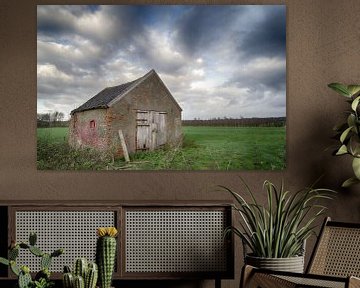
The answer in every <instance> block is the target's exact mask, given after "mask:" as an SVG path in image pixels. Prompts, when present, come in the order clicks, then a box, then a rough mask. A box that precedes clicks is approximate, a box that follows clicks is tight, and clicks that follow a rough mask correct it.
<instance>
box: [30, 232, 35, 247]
mask: <svg viewBox="0 0 360 288" xmlns="http://www.w3.org/2000/svg"><path fill="white" fill-rule="evenodd" d="M36 240H37V235H36V233H35V232H31V233H30V235H29V244H30V245H31V246H35V245H36Z"/></svg>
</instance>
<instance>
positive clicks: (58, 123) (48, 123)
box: [37, 111, 69, 128]
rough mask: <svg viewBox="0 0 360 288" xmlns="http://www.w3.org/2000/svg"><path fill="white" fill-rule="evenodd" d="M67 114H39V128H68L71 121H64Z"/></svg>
mask: <svg viewBox="0 0 360 288" xmlns="http://www.w3.org/2000/svg"><path fill="white" fill-rule="evenodd" d="M64 116H65V114H64V113H63V112H58V111H55V112H53V113H38V114H37V127H38V128H46V127H67V126H69V121H64Z"/></svg>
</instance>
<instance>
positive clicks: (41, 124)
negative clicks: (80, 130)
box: [37, 119, 69, 128]
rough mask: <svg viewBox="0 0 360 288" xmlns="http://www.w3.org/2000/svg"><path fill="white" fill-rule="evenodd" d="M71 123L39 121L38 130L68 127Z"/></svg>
mask: <svg viewBox="0 0 360 288" xmlns="http://www.w3.org/2000/svg"><path fill="white" fill-rule="evenodd" d="M68 126H69V121H44V120H39V119H38V120H37V128H49V127H68Z"/></svg>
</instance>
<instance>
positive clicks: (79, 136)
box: [69, 109, 108, 151]
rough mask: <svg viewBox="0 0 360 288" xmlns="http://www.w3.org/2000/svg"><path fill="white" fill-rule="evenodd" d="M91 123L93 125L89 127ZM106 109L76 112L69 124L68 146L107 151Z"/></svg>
mask: <svg viewBox="0 0 360 288" xmlns="http://www.w3.org/2000/svg"><path fill="white" fill-rule="evenodd" d="M91 121H94V122H93V125H91ZM107 124H108V123H107V120H106V109H94V110H88V111H82V112H77V113H75V114H74V115H72V116H71V119H70V123H69V144H70V145H71V146H72V147H75V148H82V147H92V148H95V149H97V150H100V151H106V150H107V149H108V137H107V131H108V126H107Z"/></svg>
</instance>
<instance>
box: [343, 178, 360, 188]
mask: <svg viewBox="0 0 360 288" xmlns="http://www.w3.org/2000/svg"><path fill="white" fill-rule="evenodd" d="M359 183H360V180H359V179H357V178H356V177H351V178H349V179H347V180H346V181H344V183H343V184H342V185H341V187H344V188H348V187H350V186H352V185H355V184H359Z"/></svg>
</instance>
